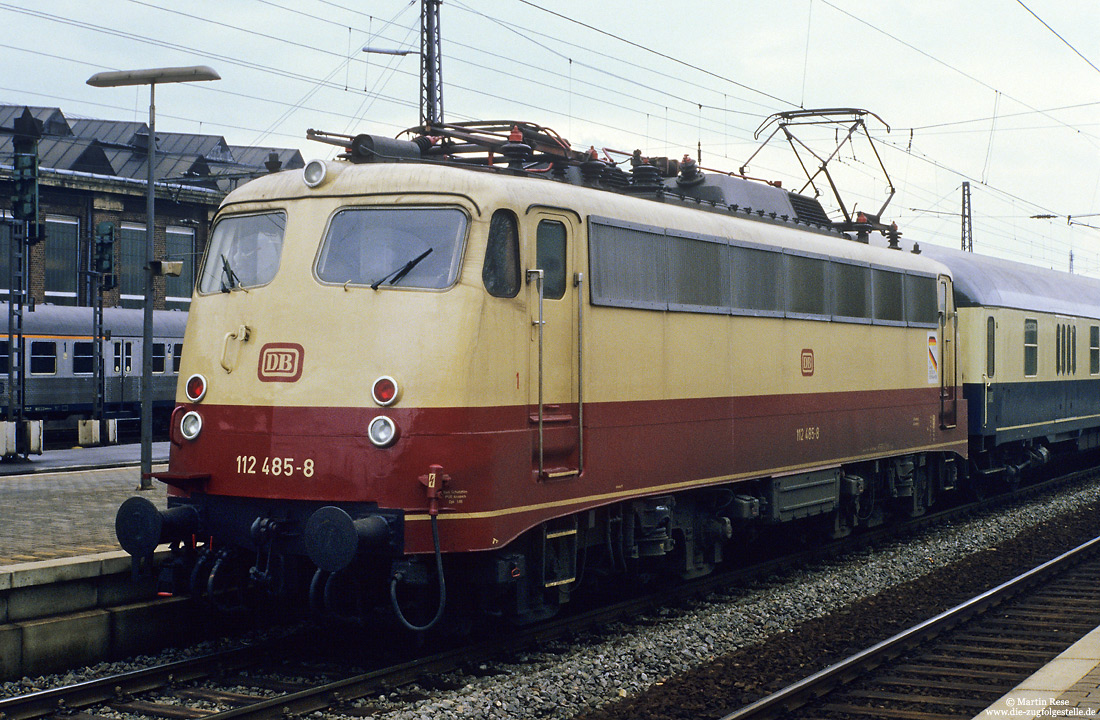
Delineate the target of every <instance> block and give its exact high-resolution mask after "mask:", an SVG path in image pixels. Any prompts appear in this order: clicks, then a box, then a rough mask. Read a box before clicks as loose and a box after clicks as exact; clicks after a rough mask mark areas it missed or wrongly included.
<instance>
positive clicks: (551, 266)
mask: <svg viewBox="0 0 1100 720" xmlns="http://www.w3.org/2000/svg"><path fill="white" fill-rule="evenodd" d="M535 245H536V246H537V247H536V253H535V254H536V256H537V257H536V260H537V267H538V268H540V269H541V270H542V272H543V281H542V285H543V297H545V298H546V299H547V300H560V299H561V298H562V297H564V296H565V225H563V224H561V223H560V222H558V221H557V220H543V221H542V222H540V223H539V227H538V233H537V235H536V237H535Z"/></svg>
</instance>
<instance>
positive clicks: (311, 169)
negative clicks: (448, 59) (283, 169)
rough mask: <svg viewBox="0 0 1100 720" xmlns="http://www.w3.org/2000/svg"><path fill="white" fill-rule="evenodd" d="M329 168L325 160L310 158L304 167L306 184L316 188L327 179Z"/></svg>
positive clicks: (303, 176)
mask: <svg viewBox="0 0 1100 720" xmlns="http://www.w3.org/2000/svg"><path fill="white" fill-rule="evenodd" d="M327 170H328V168H327V167H326V166H325V161H324V160H310V161H309V162H308V163H306V166H305V167H304V168H303V169H302V178H303V179H304V180H305V183H306V185H308V186H309V187H311V188H315V187H317V186H318V185H320V184H321V183H323V182H324V181H325V174H326V172H327Z"/></svg>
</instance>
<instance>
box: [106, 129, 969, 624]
mask: <svg viewBox="0 0 1100 720" xmlns="http://www.w3.org/2000/svg"><path fill="white" fill-rule="evenodd" d="M311 133H312V131H311ZM314 135H315V136H317V137H320V138H322V139H327V140H330V141H334V142H338V143H340V144H341V145H343V146H344V147H345V149H346V152H345V154H344V156H343V157H342V159H340V160H334V161H329V162H321V161H313V162H311V163H309V164H308V165H307V166H306V167H305V168H304V169H303V170H294V171H287V172H282V173H276V174H273V175H270V176H266V177H263V178H260V179H257V180H254V181H252V182H250V183H248V184H246V185H244V186H242V187H241V188H238V189H237V190H235V191H234V192H232V193H231V194H230V195H229V196H227V197H226V199H225V201H224V202H223V204H222V206H221V208H220V210H219V212H218V214H217V217H216V218H215V220H214V225H213V229H212V234H211V241H210V243H209V247H208V249H207V252H206V256H205V260H204V263H203V268H202V271H201V274H200V277H199V281H198V283H197V288H196V292H195V296H194V298H193V301H192V305H191V311H190V317H189V319H188V325H187V331H186V337H185V340H184V344H185V345H186V346H187V347H188V353H187V355H186V356H185V357H184V359H183V365H182V367H181V375H180V385H179V390H178V402H177V406H176V408H175V411H174V413H173V417H172V422H171V441H172V443H171V452H170V463H169V469H168V471H167V472H164V473H161V474H159V475H158V476H157V477H158V478H159V479H160V480H161V481H163V482H165V483H166V484H167V485H168V488H169V509H168V510H167V511H165V512H161V511H158V510H157V509H156V508H155V507H154V506H153V505H152V504H151V503H149V502H148V501H145V500H142V499H131V500H129V501H127V503H125V504H124V505H123V506H122V508H120V510H119V514H118V518H117V524H116V527H117V532H118V537H119V539H120V542H121V544H122V545H123V547H124V548H125V549H127V550H128V551H129V552H131V554H133V555H134V556H135V558H139V559H140V558H145V557H148V556H150V555H151V554H152V552H153V550H154V548H155V547H156V546H157V544H158V543H160V542H170V543H172V544H173V548H174V556H175V561H174V563H173V564H170V565H168V568H169V569H168V572H167V573H166V575H167V576H170V577H171V579H173V580H174V581H175V582H176V584H177V585H179V584H182V585H185V586H186V585H188V584H190V588H191V590H192V591H193V592H196V593H203V592H211V593H212V594H215V595H216V594H217V591H218V589H219V588H222V587H225V586H226V585H231V584H234V583H236V584H248V585H250V586H252V587H256V588H266V589H268V590H270V591H271V592H276V593H285V594H287V595H288V596H289V597H291V598H305V597H307V596H308V599H309V601H310V602H311V603H312V604H313V605H315V606H319V607H322V608H327V609H329V610H333V611H337V612H346V611H349V610H352V609H356V608H364V607H374V606H378V605H385V604H389V605H391V606H392V607H393V609H394V610H395V611H396V614H397V616H398V617H399V618H400V619H401V620H402V622H404V623H405V624H406V625H407V626H409V627H412V628H414V629H422V628H425V627H427V626H430V625H431V624H433V623H434V622H436V621H438V619H439V618H440V617H441V616H442V614H443V612H444V610H445V608H450V609H452V610H455V611H456V612H481V613H486V614H489V615H494V616H505V617H508V618H511V619H513V620H516V621H519V622H523V621H528V620H531V619H535V618H539V617H544V616H547V615H549V614H551V613H553V612H555V611H556V609H557V608H558V607H559V606H560V605H561V604H562V603H563V602H565V601H567V600H568V599H569V596H570V593H571V592H572V591H573V590H574V589H575V588H576V587H577V586H578V584H579V583H580V582H581V580H582V578H583V577H585V576H586V573H587V575H588V576H596V575H612V576H615V575H620V574H628V573H655V572H666V573H671V574H674V575H679V576H683V577H690V576H694V575H699V574H703V573H706V572H709V571H711V570H712V569H713V568H714V566H715V565H716V564H717V563H719V562H721V561H722V560H723V559H724V558H729V557H736V556H737V555H738V554H739V553H740V552H742V551H743V548H744V542H745V541H746V540H745V538H746V537H747V536H748V535H749V534H751V530H752V529H753V528H755V527H758V526H760V525H772V526H775V525H781V524H783V523H790V524H791V527H798V528H801V529H805V531H807V532H810V531H811V530H812V532H825V533H829V534H832V535H835V536H840V535H844V534H846V533H848V532H850V531H851V530H852V529H853V528H856V527H860V526H869V525H874V524H878V523H881V522H884V521H886V520H887V519H888V518H889V517H891V516H892V515H898V514H900V515H906V516H911V515H919V514H921V513H923V512H924V511H925V509H926V508H927V507H929V506H930V505H931V504H932V503H934V502H935V500H936V498H937V497H938V496H939V495H940V494H941V493H944V492H949V491H951V490H953V489H955V488H956V487H958V486H959V484H960V483H961V482H962V480H963V479H964V478H965V476H966V475H967V457H968V453H969V447H968V432H967V427H968V418H967V403H966V402H965V400H963V399H962V397H961V395H960V381H959V375H958V364H957V363H958V352H959V347H958V341H957V329H956V311H955V307H954V290H953V281H952V277H951V273H950V271H949V270H948V269H947V267H946V266H944V265H942V264H940V263H938V262H936V261H935V260H932V259H930V258H929V257H928V256H926V255H923V254H919V253H914V252H904V251H901V250H900V249H896V248H883V247H876V246H873V245H871V244H869V243H865V242H859V241H858V240H859V239H865V236H866V232H867V231H868V230H879V231H882V232H883V233H886V234H890V235H891V237H892V238H893V239H896V231H895V230H894V229H892V228H889V227H887V226H885V225H883V224H881V223H879V222H878V219H877V218H871V219H870V220H868V219H867V218H865V217H861V218H859V221H858V222H857V223H855V224H851V223H850V224H848V225H847V226H838V225H837V224H834V223H832V222H830V221H829V219H828V217H827V215H826V214H825V212H824V211H823V209H822V207H821V206H820V204H819V203H818V202H817V200H815V199H814V198H811V197H807V196H802V195H797V194H795V193H791V192H789V191H787V190H784V189H782V188H780V187H777V186H773V185H768V184H764V183H759V182H755V181H751V180H747V179H744V178H740V177H731V176H726V175H722V174H717V173H703V172H702V171H701V170H700V169H699V168H698V167H697V166H696V164H695V163H694V162H693V161H690V160H688V159H686V158H685V161H684V162H675V161H669V160H666V159H658V160H655V161H649V160H646V159H644V158H641V157H640V154H636V156H635V158H634V160H633V163H632V165H633V167H632V171H631V172H630V173H626V172H624V171H622V170H621V169H619V168H618V167H616V166H615V165H614V164H611V163H607V162H603V161H601V160H599V159H598V158H597V157H595V156H594V154H593V153H581V152H576V151H573V150H572V149H570V148H569V146H568V143H566V142H565V141H564V140H562V139H561V138H559V137H558V136H557V135H555V134H554V133H553V132H552V131H549V130H547V129H546V128H542V127H540V126H537V125H533V124H530V123H511V122H507V123H503V122H502V123H466V124H454V125H447V126H440V127H433V128H432V134H430V135H429V134H428V133H427V132H423V133H420V134H418V135H416V137H415V138H414V140H413V141H405V140H393V139H387V138H378V137H373V136H366V135H360V136H356V137H344V136H338V137H337V136H330V135H329V136H326V135H323V134H320V133H314ZM441 138H442V139H441ZM471 148H472V149H474V150H476V151H478V152H477V154H475V155H467V154H466V153H471ZM894 244H895V245H896V243H894ZM233 576H235V577H236V578H238V579H237V580H234V581H227V580H226V578H228V577H233ZM223 583H224V584H223Z"/></svg>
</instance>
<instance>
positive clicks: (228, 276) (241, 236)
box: [199, 212, 286, 293]
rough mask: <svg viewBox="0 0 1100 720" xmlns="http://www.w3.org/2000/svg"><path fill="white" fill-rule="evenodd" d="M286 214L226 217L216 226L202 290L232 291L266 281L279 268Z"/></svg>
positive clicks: (206, 291)
mask: <svg viewBox="0 0 1100 720" xmlns="http://www.w3.org/2000/svg"><path fill="white" fill-rule="evenodd" d="M285 230H286V215H284V214H283V213H281V212H272V213H261V214H257V215H238V216H230V217H224V218H222V219H221V220H219V221H218V224H217V225H215V226H214V232H213V235H212V237H211V238H210V249H209V250H208V251H207V253H206V263H205V264H204V265H203V269H202V276H201V277H200V278H199V292H202V293H216V292H230V291H231V290H236V289H239V288H244V289H247V288H250V287H257V286H259V285H266V284H267V283H269V282H271V280H272V279H273V278H274V277H275V273H276V271H278V269H279V258H280V257H281V255H282V252H283V233H284V231H285Z"/></svg>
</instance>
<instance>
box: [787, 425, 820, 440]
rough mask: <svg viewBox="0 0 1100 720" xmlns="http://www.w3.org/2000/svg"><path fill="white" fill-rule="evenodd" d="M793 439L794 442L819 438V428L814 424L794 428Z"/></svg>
mask: <svg viewBox="0 0 1100 720" xmlns="http://www.w3.org/2000/svg"><path fill="white" fill-rule="evenodd" d="M794 439H795V441H796V442H802V441H804V440H820V439H821V428H820V427H816V426H815V427H804V428H795V431H794Z"/></svg>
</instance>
